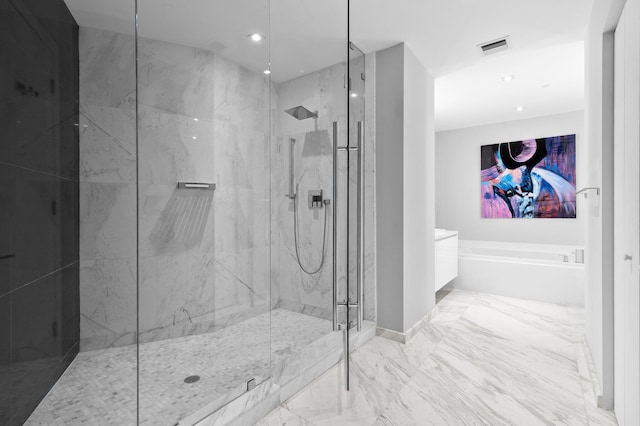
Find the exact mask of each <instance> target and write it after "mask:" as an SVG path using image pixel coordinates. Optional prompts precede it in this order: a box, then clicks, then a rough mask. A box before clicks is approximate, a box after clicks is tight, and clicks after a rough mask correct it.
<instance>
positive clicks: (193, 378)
mask: <svg viewBox="0 0 640 426" xmlns="http://www.w3.org/2000/svg"><path fill="white" fill-rule="evenodd" d="M198 380H200V376H189V377H187V378H186V379H184V382H185V383H195V382H197V381H198Z"/></svg>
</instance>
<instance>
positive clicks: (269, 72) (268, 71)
mask: <svg viewBox="0 0 640 426" xmlns="http://www.w3.org/2000/svg"><path fill="white" fill-rule="evenodd" d="M263 72H264V73H265V74H266V75H269V74H271V71H270V70H264V71H263Z"/></svg>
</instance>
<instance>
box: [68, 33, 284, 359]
mask: <svg viewBox="0 0 640 426" xmlns="http://www.w3.org/2000/svg"><path fill="white" fill-rule="evenodd" d="M81 51H82V56H83V59H82V62H81V85H82V89H81V92H82V96H81V99H82V114H83V121H82V123H81V127H80V129H81V131H82V136H83V137H82V143H81V145H82V148H81V152H82V154H83V156H82V164H83V169H82V173H83V174H82V176H83V180H85V181H86V182H90V184H89V183H87V184H85V186H84V187H83V189H84V191H83V193H82V198H83V201H82V212H83V220H84V222H83V226H82V241H83V246H82V247H83V260H84V261H99V262H102V265H101V268H102V269H104V268H108V267H109V265H110V267H112V268H114V270H112V271H100V274H101V277H102V278H103V282H102V285H103V286H104V291H108V292H110V293H109V294H111V295H113V296H114V301H113V303H110V302H109V303H102V304H101V303H100V302H96V303H93V301H92V303H93V304H92V303H86V306H87V309H89V308H90V307H91V309H93V310H94V311H95V312H94V311H91V312H89V311H88V312H86V316H85V322H84V324H85V331H86V333H85V335H84V337H85V342H88V341H89V339H90V338H91V337H93V338H94V340H93V342H94V343H95V342H100V341H102V342H105V343H104V344H105V345H111V344H113V343H111V342H107V341H106V339H105V338H104V337H103V336H102V335H99V328H100V327H99V326H97V325H96V324H94V323H93V322H91V321H89V319H92V320H95V318H94V317H96V316H101V318H102V319H104V320H102V321H94V322H95V323H97V324H100V326H104V327H107V328H109V323H110V322H113V323H114V330H115V332H114V333H112V334H114V335H118V331H125V330H120V329H119V328H118V325H119V321H120V322H122V321H125V319H126V318H125V317H126V315H125V314H124V313H123V312H124V311H126V309H127V306H126V304H118V303H116V302H115V301H116V300H120V299H119V297H120V296H121V293H122V292H121V289H120V288H119V286H120V284H119V282H120V281H121V280H120V278H121V277H120V275H121V274H120V273H121V272H122V271H121V269H118V266H117V265H122V264H123V262H124V263H126V261H127V259H128V257H129V256H130V255H133V256H134V257H135V255H136V253H135V223H136V210H135V208H136V200H135V192H131V190H132V189H135V186H131V187H130V186H128V185H127V184H128V183H129V182H133V183H134V184H135V166H136V158H135V155H134V152H135V130H136V127H135V125H136V121H135V114H134V111H133V108H134V107H135V99H136V98H135V95H136V92H135V88H136V86H135V75H134V74H133V73H134V64H135V62H134V59H135V58H134V51H133V38H132V37H131V36H128V35H123V34H116V33H110V32H107V31H101V30H95V29H88V28H83V29H82V31H81ZM138 54H139V57H138V60H139V63H138V66H139V75H140V76H141V78H140V81H139V93H138V96H139V98H138V99H139V114H138V117H137V118H138V121H137V126H138V128H137V130H138V140H139V155H140V157H139V158H138V163H137V166H138V169H139V182H138V183H139V185H140V187H139V194H140V198H139V211H138V217H137V219H138V223H139V236H138V237H139V247H140V250H139V253H138V255H139V256H140V265H141V266H140V267H141V270H140V283H139V285H140V306H141V313H140V315H141V332H142V334H141V339H142V340H144V341H149V340H156V339H164V338H169V337H176V336H181V335H187V334H196V333H204V332H208V331H213V330H216V329H218V328H220V327H222V326H226V325H230V324H233V323H234V322H237V321H241V320H243V319H246V318H249V317H251V316H254V315H257V314H259V313H261V312H264V310H265V309H267V308H268V306H269V302H268V297H269V279H268V277H269V269H270V265H269V258H270V256H269V250H270V247H269V238H270V229H269V213H270V211H269V192H268V191H269V178H268V173H269V152H270V151H269V138H268V137H267V135H268V133H267V132H268V129H269V109H270V101H271V95H272V94H275V91H274V89H273V86H271V87H270V86H269V84H268V79H267V78H265V76H264V75H262V74H256V73H253V72H250V71H248V70H246V69H244V68H242V67H241V66H239V65H237V64H234V63H233V62H231V61H228V60H227V59H224V58H222V57H220V56H219V55H217V54H214V53H213V52H210V51H205V50H199V49H194V48H189V47H185V46H179V45H175V44H170V43H165V42H160V41H155V40H147V39H140V40H139V46H138ZM129 76H131V77H133V78H132V79H131V82H132V83H133V84H132V85H129V81H128V77H129ZM85 126H86V127H85ZM180 181H187V182H189V181H191V182H212V183H216V184H217V186H218V188H217V189H216V191H215V192H209V191H202V192H199V191H196V192H194V191H188V190H180V189H178V188H177V183H178V182H180ZM132 195H133V197H132ZM132 225H133V228H132V227H131V226H132ZM131 249H133V250H134V253H130V252H129V251H130V250H131ZM106 260H110V261H112V262H111V263H109V262H106ZM96 263H98V262H94V264H93V268H94V269H95V268H96V266H95V264H96ZM91 271H92V269H91V268H89V267H87V269H86V271H85V275H84V276H85V277H86V278H87V279H89V276H90V272H91ZM105 277H113V280H112V282H111V283H105V282H104V281H105ZM118 277H120V278H118ZM95 283H96V280H95V279H94V280H93V282H89V281H88V282H86V283H85V284H86V286H85V295H87V297H88V295H94V297H97V296H96V295H98V294H100V289H98V288H96V287H95ZM105 302H106V301H105ZM93 305H97V306H98V307H96V308H93ZM96 312H98V313H96ZM104 322H106V323H107V324H104ZM127 336H128V335H127ZM127 338H128V337H126V336H125V337H122V339H124V340H126V339H127ZM98 344H99V343H95V345H92V346H91V347H92V348H93V347H96V345H98ZM87 347H89V345H87Z"/></svg>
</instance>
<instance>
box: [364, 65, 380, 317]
mask: <svg viewBox="0 0 640 426" xmlns="http://www.w3.org/2000/svg"><path fill="white" fill-rule="evenodd" d="M375 60H376V55H375V53H369V54H367V55H366V56H365V78H366V80H365V110H364V130H365V133H364V142H365V143H364V171H365V174H364V183H365V186H364V206H365V207H364V236H365V237H364V244H365V245H364V247H365V252H364V312H363V315H364V318H365V319H366V320H369V321H374V322H376V321H377V315H376V303H377V299H376V280H377V275H376V186H375V183H376V168H375V165H376V134H375V132H376V126H375V118H376V110H375V108H376V92H375V89H376V84H375V82H376V74H375V71H376V64H375Z"/></svg>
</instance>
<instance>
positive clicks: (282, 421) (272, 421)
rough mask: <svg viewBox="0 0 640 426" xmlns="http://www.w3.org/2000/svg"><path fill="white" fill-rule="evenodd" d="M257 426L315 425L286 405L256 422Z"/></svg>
mask: <svg viewBox="0 0 640 426" xmlns="http://www.w3.org/2000/svg"><path fill="white" fill-rule="evenodd" d="M256 426H313V424H312V423H311V422H309V421H307V420H305V419H303V418H302V417H299V416H297V415H295V414H293V413H292V412H291V411H289V410H287V409H286V408H284V407H278V408H276V409H275V410H273V411H272V412H271V413H269V414H268V415H267V416H266V417H265V418H263V419H262V420H260V421H259V422H258V423H256Z"/></svg>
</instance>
